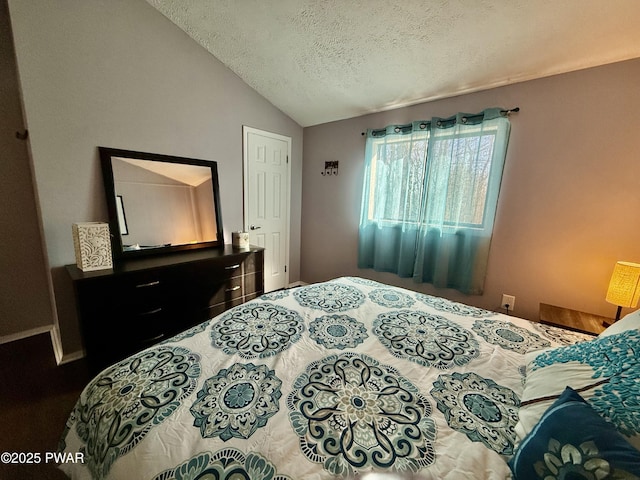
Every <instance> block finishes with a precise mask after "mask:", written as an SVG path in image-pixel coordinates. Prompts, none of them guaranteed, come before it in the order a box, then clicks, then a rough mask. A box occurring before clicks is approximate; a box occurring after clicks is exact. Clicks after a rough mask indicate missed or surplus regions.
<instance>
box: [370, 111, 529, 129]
mask: <svg viewBox="0 0 640 480" xmlns="http://www.w3.org/2000/svg"><path fill="white" fill-rule="evenodd" d="M519 111H520V107H514V108H510V109H508V110H500V113H501V114H502V115H504V116H505V117H508V116H509V115H511V114H512V113H518V112H519ZM366 134H367V132H361V133H360V135H366Z"/></svg>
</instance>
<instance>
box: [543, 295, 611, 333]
mask: <svg viewBox="0 0 640 480" xmlns="http://www.w3.org/2000/svg"><path fill="white" fill-rule="evenodd" d="M539 318H540V322H541V323H546V324H547V325H554V326H556V327H562V328H566V329H568V330H575V331H576V332H584V333H591V334H594V335H599V334H600V333H602V332H603V331H604V329H605V328H606V327H605V326H604V324H605V323H606V324H611V323H613V322H612V320H613V319H611V318H608V317H603V316H600V315H593V314H591V313H585V312H579V311H577V310H571V309H570V308H564V307H556V306H555V305H547V304H546V303H541V304H540V317H539Z"/></svg>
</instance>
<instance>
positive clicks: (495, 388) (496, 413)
mask: <svg viewBox="0 0 640 480" xmlns="http://www.w3.org/2000/svg"><path fill="white" fill-rule="evenodd" d="M431 395H432V396H433V398H435V399H436V401H437V403H438V410H440V411H441V412H442V413H443V414H444V416H445V418H446V419H447V424H448V425H449V426H450V427H451V428H453V429H454V430H457V431H459V432H463V433H464V434H465V435H466V436H467V437H468V438H469V439H470V440H471V441H472V442H482V443H483V444H485V445H486V446H487V447H488V448H490V449H492V450H494V451H496V452H497V453H500V454H505V455H511V454H512V453H513V446H514V444H515V441H516V434H515V426H516V423H518V406H519V405H520V399H519V398H518V396H517V395H516V394H515V392H514V391H513V390H511V389H510V388H507V387H503V386H501V385H498V384H497V383H496V382H494V381H493V380H491V379H489V378H482V377H481V376H480V375H477V374H475V373H472V372H469V373H464V374H463V373H453V374H451V375H440V376H439V377H438V379H437V380H436V381H435V382H434V383H433V388H432V389H431Z"/></svg>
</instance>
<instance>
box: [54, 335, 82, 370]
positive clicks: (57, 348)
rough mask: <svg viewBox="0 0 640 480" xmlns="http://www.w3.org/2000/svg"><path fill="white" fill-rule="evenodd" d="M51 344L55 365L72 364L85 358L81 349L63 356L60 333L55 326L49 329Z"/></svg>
mask: <svg viewBox="0 0 640 480" xmlns="http://www.w3.org/2000/svg"><path fill="white" fill-rule="evenodd" d="M51 344H52V345H53V354H54V355H55V357H56V363H57V364H58V365H64V364H65V363H70V362H74V361H76V360H80V359H81V358H83V357H84V356H85V351H84V350H82V349H81V350H77V351H75V352H72V353H68V354H65V353H64V350H63V348H62V341H61V340H60V332H59V330H58V329H57V328H56V327H55V326H54V327H53V328H52V329H51Z"/></svg>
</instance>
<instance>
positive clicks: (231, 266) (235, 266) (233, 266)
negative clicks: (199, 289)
mask: <svg viewBox="0 0 640 480" xmlns="http://www.w3.org/2000/svg"><path fill="white" fill-rule="evenodd" d="M239 266H240V264H239V263H236V264H235V265H229V266H227V267H224V269H225V270H234V269H236V268H238V267H239Z"/></svg>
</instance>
